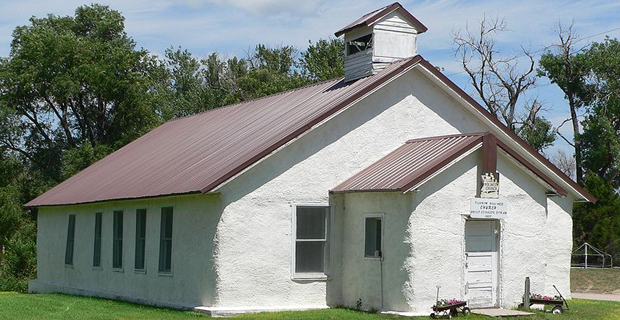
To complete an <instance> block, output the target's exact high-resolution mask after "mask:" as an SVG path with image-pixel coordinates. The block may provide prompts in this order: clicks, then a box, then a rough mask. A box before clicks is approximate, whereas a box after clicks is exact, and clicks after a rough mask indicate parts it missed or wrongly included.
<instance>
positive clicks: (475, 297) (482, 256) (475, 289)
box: [465, 221, 499, 308]
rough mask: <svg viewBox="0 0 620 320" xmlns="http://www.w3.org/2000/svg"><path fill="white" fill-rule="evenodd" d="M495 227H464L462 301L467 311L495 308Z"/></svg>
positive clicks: (479, 223) (491, 223)
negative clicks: (463, 293) (468, 308)
mask: <svg viewBox="0 0 620 320" xmlns="http://www.w3.org/2000/svg"><path fill="white" fill-rule="evenodd" d="M498 239H499V237H498V230H497V223H496V222H495V221H467V222H466V223H465V259H466V260H465V298H466V300H467V302H468V304H469V306H470V307H474V308H485V307H496V306H497V291H498V290H497V283H498V281H497V267H498V255H497V248H498V245H497V242H498Z"/></svg>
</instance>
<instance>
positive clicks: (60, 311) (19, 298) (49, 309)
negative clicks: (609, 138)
mask: <svg viewBox="0 0 620 320" xmlns="http://www.w3.org/2000/svg"><path fill="white" fill-rule="evenodd" d="M569 305H570V307H571V310H570V312H567V313H565V314H563V315H561V316H557V315H556V316H554V315H551V314H545V313H542V312H536V315H534V316H532V317H523V318H518V319H523V320H543V319H550V320H551V319H553V320H576V319H580V320H581V319H600V320H616V319H620V302H606V301H590V300H573V301H570V302H569ZM461 318H462V319H469V320H477V319H489V318H486V317H483V316H476V315H470V316H468V317H461ZM0 319H19V320H38V319H59V320H60V319H63V320H64V319H80V320H91V319H106V320H107V319H115V320H125V319H127V320H140V319H155V320H157V319H171V320H174V319H206V317H205V316H204V315H202V314H198V313H194V312H188V311H178V310H170V309H160V308H153V307H146V306H141V305H135V304H131V303H125V302H118V301H111V300H103V299H94V298H84V297H74V296H67V295H60V294H37V295H31V294H22V293H14V292H0ZM233 319H238V320H337V319H338V320H341V319H342V320H388V319H405V318H400V317H395V316H388V315H379V314H373V313H367V312H359V311H355V310H346V309H329V310H317V311H302V312H273V313H260V314H248V315H242V316H238V317H235V318H233ZM416 319H430V318H425V317H421V318H416Z"/></svg>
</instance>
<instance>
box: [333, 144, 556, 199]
mask: <svg viewBox="0 0 620 320" xmlns="http://www.w3.org/2000/svg"><path fill="white" fill-rule="evenodd" d="M485 136H487V137H494V138H496V137H495V136H494V135H493V134H491V133H489V132H482V133H464V134H455V135H448V136H438V137H429V138H421V139H413V140H409V141H407V143H405V144H404V145H402V146H400V147H399V148H397V149H396V150H394V151H392V152H391V153H389V154H388V155H386V156H385V157H383V158H381V159H379V160H378V161H376V162H375V163H373V164H371V165H370V166H368V167H366V168H365V169H364V170H362V171H360V172H358V173H356V174H355V175H353V176H352V177H351V178H349V179H347V180H346V181H344V182H343V183H341V184H339V185H338V186H336V187H335V188H333V189H332V190H331V192H334V193H343V192H376V191H400V192H407V191H411V190H413V189H415V188H417V187H419V186H420V185H422V184H423V183H424V182H426V181H428V179H429V178H430V177H433V176H434V175H435V174H437V173H438V172H440V171H441V170H445V169H446V168H447V167H449V166H451V165H452V164H454V163H455V162H457V160H459V159H460V157H461V156H464V155H466V154H469V152H471V151H474V150H476V149H477V148H478V147H480V146H482V144H483V141H484V138H485ZM493 141H494V143H493V144H491V147H492V148H500V149H502V150H503V151H504V152H506V154H508V155H509V156H511V157H513V159H514V160H515V161H516V162H518V163H520V164H521V165H522V166H523V167H524V168H525V169H527V170H529V171H530V173H531V174H532V175H533V176H535V177H537V178H538V179H539V181H540V182H541V183H542V184H544V185H545V186H547V187H549V188H550V189H551V190H552V191H553V192H555V193H558V194H560V195H562V196H566V195H567V192H566V190H564V189H563V188H562V187H561V186H560V185H558V184H557V183H556V182H555V181H553V180H552V179H551V178H549V177H548V176H546V175H545V174H543V173H542V172H541V171H540V170H538V169H537V168H536V167H535V166H534V165H532V164H531V163H530V162H528V161H527V160H525V159H524V158H523V157H521V156H519V155H518V153H516V151H515V150H513V149H512V148H510V147H509V146H508V145H507V144H505V143H503V142H502V141H501V140H499V139H497V140H495V139H494V140H493ZM489 151H491V150H489ZM484 152H487V151H484ZM485 156H487V155H485ZM489 156H491V157H492V159H491V161H493V162H496V161H497V153H496V152H495V151H491V152H489Z"/></svg>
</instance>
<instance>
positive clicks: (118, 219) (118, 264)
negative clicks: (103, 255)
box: [112, 211, 123, 268]
mask: <svg viewBox="0 0 620 320" xmlns="http://www.w3.org/2000/svg"><path fill="white" fill-rule="evenodd" d="M113 227H114V228H113V229H114V230H113V235H114V238H113V244H112V267H114V268H122V267H123V211H114V226H113Z"/></svg>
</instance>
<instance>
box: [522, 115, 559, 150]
mask: <svg viewBox="0 0 620 320" xmlns="http://www.w3.org/2000/svg"><path fill="white" fill-rule="evenodd" d="M517 134H518V135H519V136H520V137H521V138H522V139H523V140H525V141H526V142H527V143H528V144H529V145H530V146H532V147H533V148H534V149H536V150H537V151H542V150H544V149H546V148H548V147H550V146H552V145H553V143H554V142H555V132H554V128H553V125H552V124H551V121H549V120H547V119H545V118H544V117H539V116H536V117H535V118H534V120H532V121H531V122H528V123H526V124H523V125H522V126H521V127H519V128H518V129H517Z"/></svg>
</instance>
